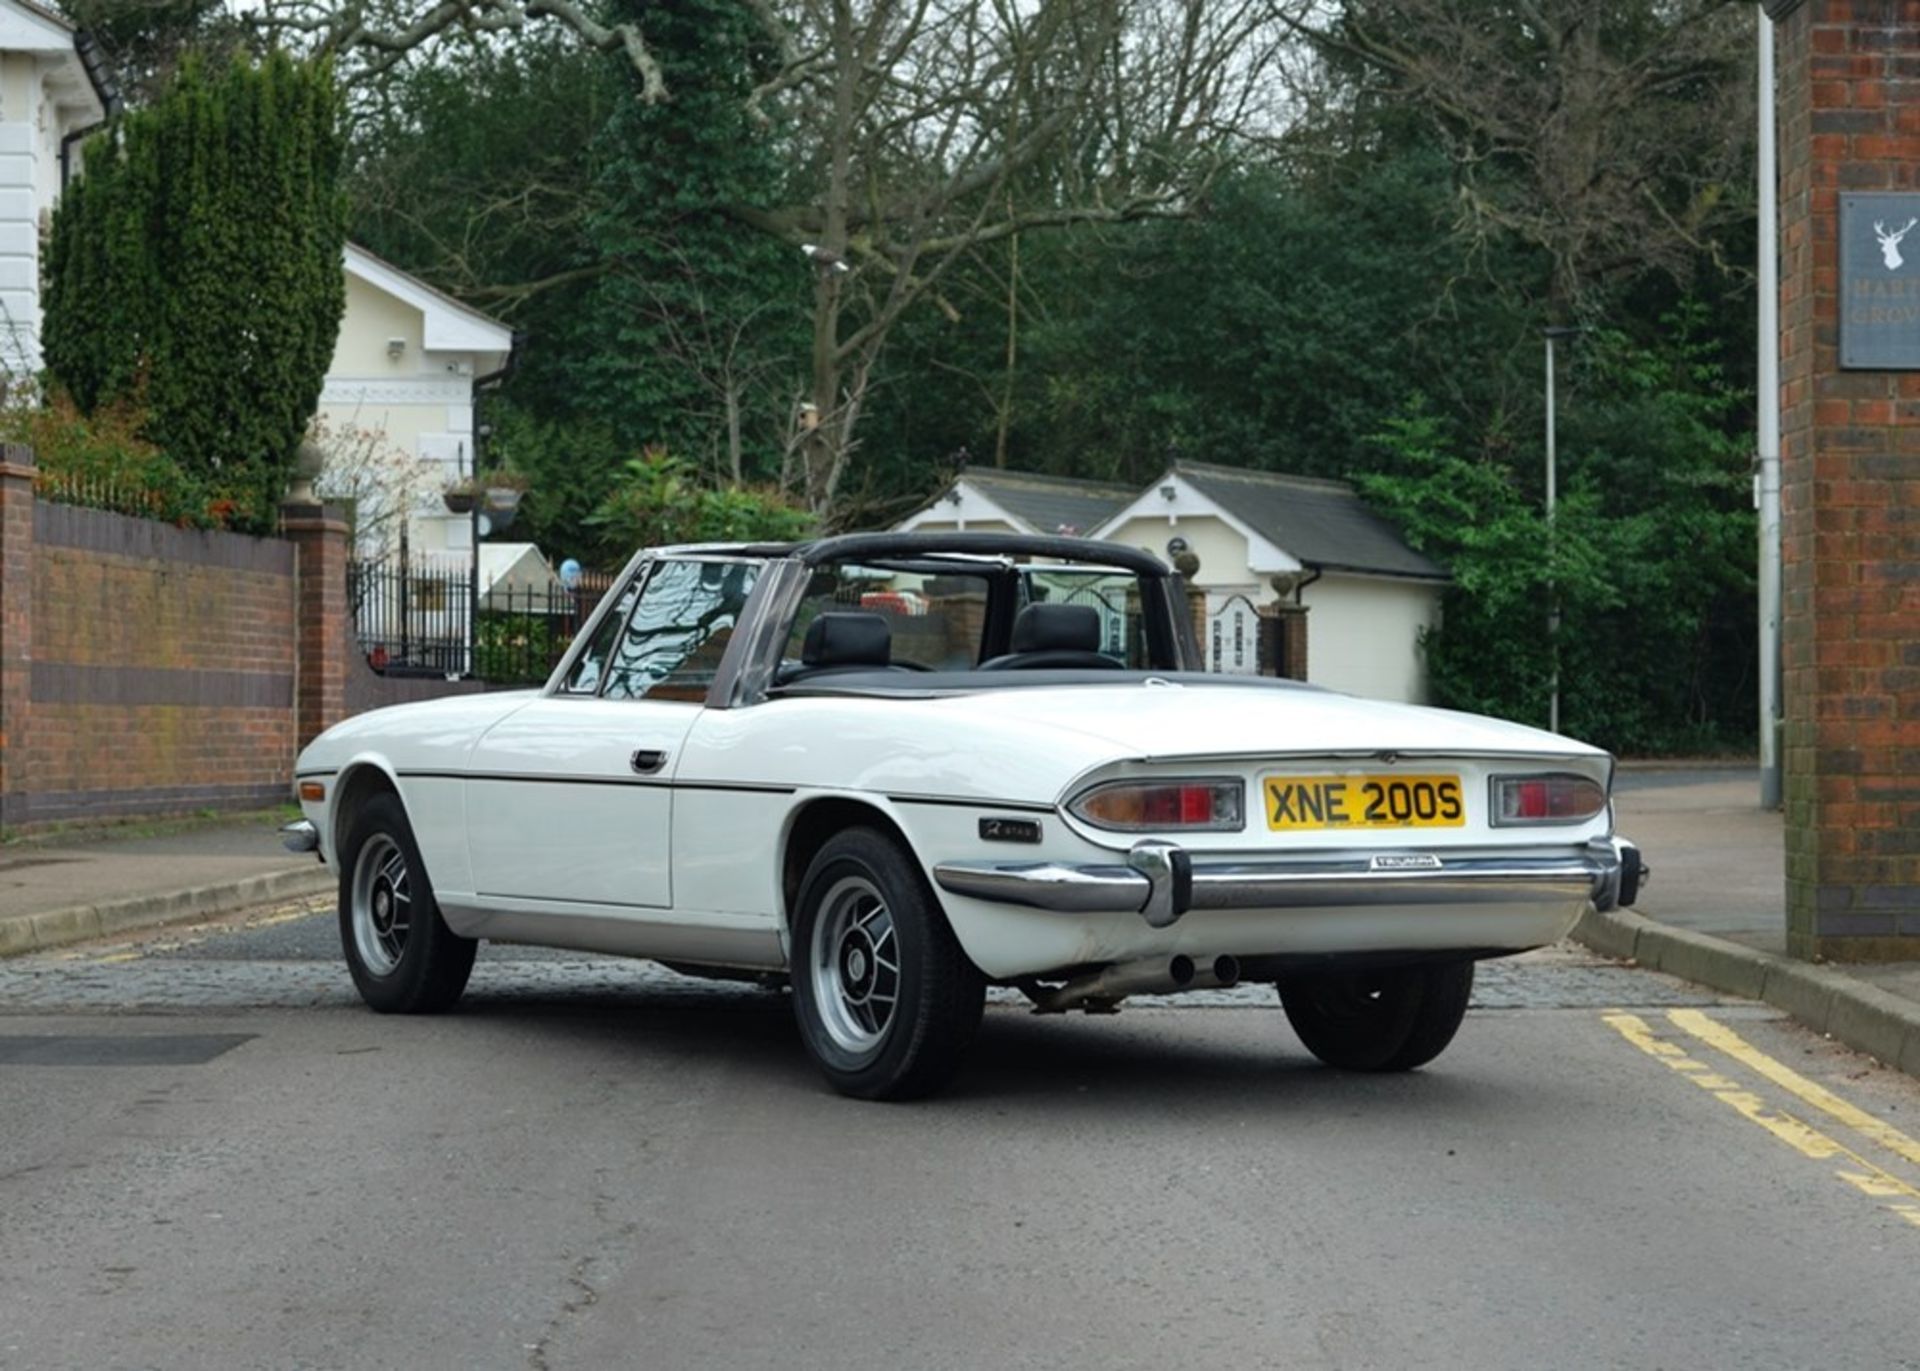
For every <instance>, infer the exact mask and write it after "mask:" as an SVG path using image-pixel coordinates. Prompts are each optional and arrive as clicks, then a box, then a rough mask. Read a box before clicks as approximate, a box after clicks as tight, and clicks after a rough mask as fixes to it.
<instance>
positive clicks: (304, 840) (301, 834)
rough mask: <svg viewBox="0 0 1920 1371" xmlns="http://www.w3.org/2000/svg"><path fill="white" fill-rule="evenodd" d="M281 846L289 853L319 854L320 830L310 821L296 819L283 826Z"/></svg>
mask: <svg viewBox="0 0 1920 1371" xmlns="http://www.w3.org/2000/svg"><path fill="white" fill-rule="evenodd" d="M280 844H281V846H283V847H285V848H286V849H287V851H289V852H318V851H319V850H320V830H319V829H317V828H315V827H314V826H313V823H312V821H311V820H309V819H295V820H294V821H293V822H292V823H290V824H284V825H282V826H281V829H280Z"/></svg>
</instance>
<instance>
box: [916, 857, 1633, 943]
mask: <svg viewBox="0 0 1920 1371" xmlns="http://www.w3.org/2000/svg"><path fill="white" fill-rule="evenodd" d="M1396 857H1397V854H1392V853H1379V854H1367V855H1365V856H1358V857H1351V858H1337V859H1332V860H1318V861H1262V862H1195V861H1194V860H1193V858H1192V855H1191V854H1189V853H1188V852H1186V851H1185V850H1184V849H1182V848H1181V847H1179V846H1178V845H1177V844H1174V843H1168V842H1159V841H1154V840H1148V841H1145V842H1140V843H1136V844H1135V845H1134V847H1133V849H1132V850H1131V851H1130V852H1128V853H1127V856H1126V862H1125V864H1124V865H1121V864H1113V865H1098V866H1069V865H1066V864H1063V863H1060V862H942V863H940V864H939V865H937V866H935V867H934V869H933V878H934V880H935V881H937V882H938V883H939V885H940V888H941V889H942V890H946V891H951V892H952V893H953V894H955V895H967V896H971V897H972V898H974V899H977V900H992V901H995V902H997V903H1000V904H1017V905H1025V906H1027V907H1028V908H1031V909H1045V910H1052V911H1056V912H1059V913H1064V914H1110V913H1131V914H1139V915H1140V916H1142V917H1143V918H1144V919H1146V921H1147V922H1148V923H1149V924H1151V925H1152V926H1153V927H1155V928H1165V927H1167V926H1168V925H1170V924H1172V923H1174V922H1175V921H1176V920H1178V919H1179V918H1180V916H1181V915H1183V914H1185V913H1186V912H1187V911H1188V910H1190V909H1288V908H1300V907H1310V906H1325V905H1334V906H1338V905H1349V906H1353V905H1358V906H1365V905H1405V904H1416V905H1498V904H1538V903H1541V902H1543V901H1559V900H1591V901H1592V902H1593V904H1594V906H1595V908H1597V909H1602V910H1606V909H1612V908H1615V907H1616V906H1617V905H1619V904H1620V903H1621V902H1622V901H1621V896H1622V894H1623V893H1624V894H1625V896H1626V899H1627V901H1629V902H1630V901H1631V900H1632V899H1633V898H1634V895H1635V893H1636V891H1637V887H1638V883H1639V881H1640V879H1641V878H1642V875H1643V872H1644V867H1643V866H1642V865H1641V862H1640V854H1639V850H1638V849H1637V848H1635V847H1634V845H1633V844H1632V843H1629V842H1627V841H1625V840H1624V839H1620V838H1598V839H1595V840H1594V841H1593V842H1591V843H1589V844H1588V845H1587V847H1586V849H1585V850H1584V851H1582V852H1573V853H1556V854H1553V855H1549V856H1538V857H1534V856H1499V857H1435V858H1432V859H1431V860H1432V863H1433V864H1432V865H1430V866H1426V865H1423V866H1414V867H1409V866H1398V865H1383V864H1382V863H1383V862H1386V863H1391V862H1393V861H1395V859H1396ZM1623 887H1624V890H1623Z"/></svg>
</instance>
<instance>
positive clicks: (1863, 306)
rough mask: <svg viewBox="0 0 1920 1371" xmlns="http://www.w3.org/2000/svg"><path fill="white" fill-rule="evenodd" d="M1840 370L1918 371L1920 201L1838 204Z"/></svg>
mask: <svg viewBox="0 0 1920 1371" xmlns="http://www.w3.org/2000/svg"><path fill="white" fill-rule="evenodd" d="M1840 365H1841V366H1842V367H1846V368H1850V369H1853V370H1866V371H1913V370H1920V194H1911V193H1908V194H1889V195H1842V196H1841V197H1840Z"/></svg>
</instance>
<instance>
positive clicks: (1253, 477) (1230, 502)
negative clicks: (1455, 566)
mask: <svg viewBox="0 0 1920 1371" xmlns="http://www.w3.org/2000/svg"><path fill="white" fill-rule="evenodd" d="M1173 469H1174V472H1175V473H1176V474H1178V475H1179V476H1180V477H1181V478H1182V479H1184V480H1185V481H1186V482H1187V483H1188V484H1189V485H1191V486H1192V487H1193V488H1194V489H1195V490H1197V491H1199V492H1200V493H1201V494H1203V495H1205V496H1206V497H1207V498H1208V499H1209V500H1212V501H1213V502H1214V503H1215V504H1217V505H1219V506H1220V508H1221V509H1223V510H1225V511H1226V512H1227V513H1229V514H1231V515H1233V516H1234V517H1235V518H1237V519H1238V520H1240V522H1241V523H1243V524H1246V525H1247V526H1248V527H1250V528H1252V529H1253V530H1254V531H1255V532H1256V533H1258V534H1259V535H1260V536H1261V537H1263V538H1265V539H1266V540H1267V541H1268V542H1270V543H1272V544H1273V545H1274V546H1275V547H1277V548H1280V549H1282V550H1283V551H1285V552H1287V553H1290V554H1291V555H1292V556H1294V557H1296V558H1298V559H1299V560H1300V561H1301V562H1303V563H1305V564H1306V565H1307V566H1310V567H1314V568H1323V569H1326V570H1338V571H1362V572H1371V573H1374V574H1376V575H1383V576H1409V577H1416V578H1420V579H1425V580H1436V581H1444V580H1447V579H1449V578H1448V576H1447V572H1446V569H1445V568H1444V567H1442V566H1441V565H1440V564H1439V563H1437V562H1435V561H1434V560H1433V559H1431V558H1429V557H1426V556H1423V555H1422V554H1420V553H1418V552H1415V551H1414V550H1413V549H1412V548H1410V547H1408V546H1407V544H1406V542H1405V540H1403V539H1402V538H1401V537H1400V534H1399V533H1398V532H1397V531H1396V530H1395V529H1394V527H1393V525H1391V524H1389V523H1388V522H1387V521H1386V520H1385V519H1382V518H1381V517H1380V516H1379V515H1378V514H1375V513H1374V512H1373V511H1372V510H1371V509H1369V508H1368V507H1367V506H1366V504H1365V502H1363V501H1362V500H1361V499H1360V497H1359V495H1357V494H1356V493H1355V492H1354V489H1353V487H1352V486H1350V485H1348V484H1347V483H1346V482H1345V481H1321V480H1315V479H1313V478H1310V477H1306V476H1284V475H1281V474H1279V473H1277V472H1271V471H1251V470H1248V469H1246V468H1242V467H1222V466H1212V465H1209V464H1206V463H1200V462H1176V463H1175V464H1174V468H1173Z"/></svg>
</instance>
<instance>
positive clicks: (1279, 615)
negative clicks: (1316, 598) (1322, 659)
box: [1267, 600, 1307, 681]
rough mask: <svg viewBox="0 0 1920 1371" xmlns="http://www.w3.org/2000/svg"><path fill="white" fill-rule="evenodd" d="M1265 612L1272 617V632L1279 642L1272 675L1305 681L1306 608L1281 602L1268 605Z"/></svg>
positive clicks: (1289, 602) (1287, 601)
mask: <svg viewBox="0 0 1920 1371" xmlns="http://www.w3.org/2000/svg"><path fill="white" fill-rule="evenodd" d="M1267 612H1268V613H1270V614H1271V615H1272V616H1273V627H1274V632H1275V635H1276V636H1277V637H1278V638H1279V640H1280V651H1279V660H1277V661H1276V662H1275V663H1274V664H1273V674H1274V675H1276V676H1284V677H1286V678H1287V679H1288V680H1290V681H1304V680H1306V679H1307V607H1306V606H1305V605H1296V604H1294V603H1293V602H1292V601H1291V600H1281V601H1279V602H1278V603H1276V604H1273V605H1269V606H1268V607H1267Z"/></svg>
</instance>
